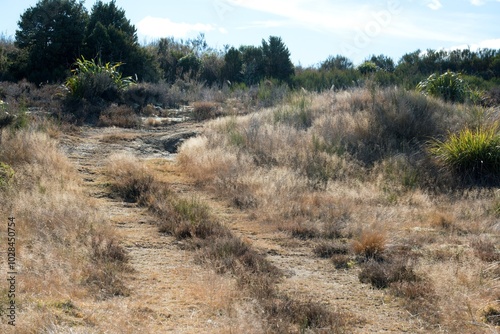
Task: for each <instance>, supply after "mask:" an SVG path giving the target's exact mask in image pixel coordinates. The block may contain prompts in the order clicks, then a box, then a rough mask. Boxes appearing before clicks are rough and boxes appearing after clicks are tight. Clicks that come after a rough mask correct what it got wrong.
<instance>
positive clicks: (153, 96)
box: [122, 83, 184, 108]
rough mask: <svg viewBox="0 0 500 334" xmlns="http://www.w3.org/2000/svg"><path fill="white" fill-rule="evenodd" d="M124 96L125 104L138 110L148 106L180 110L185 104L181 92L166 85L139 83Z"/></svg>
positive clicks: (127, 90)
mask: <svg viewBox="0 0 500 334" xmlns="http://www.w3.org/2000/svg"><path fill="white" fill-rule="evenodd" d="M122 95H123V101H124V103H126V104H127V105H131V106H136V107H137V108H144V107H146V106H147V105H148V104H151V105H153V106H161V107H163V108H167V107H169V108H178V107H179V106H180V105H181V104H182V103H184V98H183V97H182V95H183V94H181V91H180V90H179V89H177V88H176V87H170V86H168V85H167V84H166V83H159V84H151V83H139V84H136V85H132V86H130V87H129V88H128V89H126V90H125V91H124V92H123V94H122Z"/></svg>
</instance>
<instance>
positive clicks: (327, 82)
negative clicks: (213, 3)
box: [0, 0, 500, 91]
mask: <svg viewBox="0 0 500 334" xmlns="http://www.w3.org/2000/svg"><path fill="white" fill-rule="evenodd" d="M82 56H83V57H84V58H85V59H94V60H96V61H98V62H99V63H102V64H106V63H122V64H123V65H122V66H121V67H120V70H121V71H122V72H123V75H124V76H132V77H133V78H136V80H138V81H143V82H153V83H154V82H159V81H164V82H167V83H172V84H173V83H175V82H176V81H177V80H189V79H190V80H197V81H200V82H203V83H205V84H206V85H208V86H214V85H217V86H222V85H225V84H228V85H241V86H252V85H255V84H258V83H259V82H261V81H262V80H264V79H269V80H276V81H279V82H283V83H286V84H288V85H290V86H295V87H303V88H305V89H308V90H315V91H320V90H325V89H331V88H346V87H351V86H354V85H358V84H360V82H363V81H364V80H366V78H367V77H369V78H371V79H372V80H374V81H376V82H377V83H378V84H380V85H406V86H409V87H410V86H411V87H415V85H416V84H417V83H418V82H419V81H421V80H423V79H424V78H425V77H427V76H429V75H430V74H432V73H443V72H445V71H448V70H451V71H454V72H459V73H462V74H464V75H465V76H468V77H470V80H471V81H472V82H473V83H474V84H475V85H477V86H479V87H480V88H489V87H492V86H494V85H499V84H500V50H493V49H482V50H477V51H472V50H470V49H464V50H453V51H445V50H441V51H436V50H426V51H421V50H416V51H414V52H411V53H407V54H405V55H403V56H402V57H401V59H400V60H399V61H398V62H397V63H395V62H394V60H393V59H391V58H390V57H387V56H385V55H372V56H370V57H368V58H367V59H366V61H364V62H363V63H362V64H361V65H359V66H357V67H355V66H354V64H353V62H352V61H351V60H350V59H348V58H346V57H344V56H342V55H336V56H330V57H328V58H327V59H326V60H324V61H322V62H321V63H319V64H318V65H316V66H311V67H308V68H303V67H301V66H297V67H295V66H294V65H293V63H292V61H291V60H290V52H289V50H288V48H287V47H286V45H285V43H284V42H283V41H282V39H281V38H280V37H277V36H270V37H269V38H268V39H267V40H266V39H263V40H262V43H261V45H258V46H252V45H242V46H239V47H234V46H225V47H224V48H223V49H222V50H218V49H214V48H211V47H209V46H208V45H207V43H206V41H205V37H204V35H203V34H200V35H199V36H198V37H196V38H194V39H187V40H176V39H174V38H172V37H165V38H161V39H159V40H157V41H154V42H152V43H149V44H147V45H140V43H139V42H138V38H137V30H136V28H135V26H134V25H133V24H131V23H130V20H128V19H127V18H126V13H125V11H124V10H123V9H121V8H119V7H117V5H116V2H115V1H114V0H112V1H110V2H108V3H105V2H103V1H97V2H96V3H95V4H94V5H93V7H92V8H91V10H90V13H89V12H88V11H87V9H86V8H85V7H84V5H83V2H81V1H80V2H78V1H76V0H40V1H39V2H38V3H37V4H36V5H35V6H33V7H30V8H28V9H27V10H26V11H25V12H24V13H23V14H21V16H20V20H19V22H18V30H17V31H16V34H15V39H14V41H12V40H10V39H8V38H6V37H2V38H0V80H2V81H19V80H22V79H26V80H28V81H30V82H33V83H36V84H40V83H60V82H63V81H64V80H65V79H66V78H67V77H68V76H69V74H70V70H71V68H72V66H74V63H75V61H76V60H77V59H80V58H81V57H82Z"/></svg>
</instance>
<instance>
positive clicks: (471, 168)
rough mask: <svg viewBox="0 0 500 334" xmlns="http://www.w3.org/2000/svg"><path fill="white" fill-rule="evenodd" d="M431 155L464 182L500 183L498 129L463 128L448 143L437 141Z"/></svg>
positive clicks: (448, 139) (430, 150) (452, 135)
mask: <svg viewBox="0 0 500 334" xmlns="http://www.w3.org/2000/svg"><path fill="white" fill-rule="evenodd" d="M429 152H430V153H431V154H432V155H433V156H434V157H435V158H436V159H437V160H438V162H439V163H441V164H442V165H443V167H444V168H445V169H447V170H448V171H450V172H452V173H454V174H455V175H457V176H458V177H460V178H461V180H462V181H465V182H468V183H470V182H473V183H479V184H489V183H494V184H497V183H498V182H499V181H500V136H499V135H498V126H497V125H494V126H490V127H480V128H477V129H469V128H466V129H463V130H461V131H460V132H458V133H452V134H450V135H449V136H448V138H447V139H446V140H445V141H439V140H434V141H432V142H431V144H430V148H429Z"/></svg>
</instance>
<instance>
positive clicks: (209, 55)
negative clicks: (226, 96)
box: [200, 51, 224, 86]
mask: <svg viewBox="0 0 500 334" xmlns="http://www.w3.org/2000/svg"><path fill="white" fill-rule="evenodd" d="M223 67H224V58H222V56H221V55H220V54H219V53H218V52H215V51H211V52H206V53H204V54H203V55H202V57H201V70H200V80H202V81H204V82H205V83H206V84H207V85H208V86H213V85H218V86H221V85H222V81H223V80H222V71H223Z"/></svg>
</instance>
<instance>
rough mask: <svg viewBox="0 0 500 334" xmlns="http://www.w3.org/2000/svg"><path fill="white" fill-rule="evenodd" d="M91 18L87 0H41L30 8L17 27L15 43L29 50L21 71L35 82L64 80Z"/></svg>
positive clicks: (77, 53)
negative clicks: (85, 3)
mask: <svg viewBox="0 0 500 334" xmlns="http://www.w3.org/2000/svg"><path fill="white" fill-rule="evenodd" d="M87 21H88V14H87V11H86V10H85V7H84V6H83V2H77V1H76V0H41V1H39V2H38V3H37V4H36V5H35V6H34V7H30V8H28V9H27V10H26V11H25V12H24V13H23V14H22V15H21V18H20V20H19V22H18V26H19V30H17V31H16V42H15V44H16V46H17V47H19V48H20V49H21V50H22V51H23V52H24V53H25V54H26V57H25V60H26V64H25V65H24V66H23V67H22V68H23V72H22V73H19V75H23V76H25V77H26V78H27V79H28V80H30V81H32V82H35V83H40V82H46V81H49V82H57V81H61V80H63V79H64V78H65V77H66V76H67V74H68V71H69V68H70V65H71V64H72V63H73V62H74V60H75V59H76V58H77V57H78V56H79V55H80V53H81V50H80V49H81V45H82V41H83V38H84V32H85V27H86V25H87Z"/></svg>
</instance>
